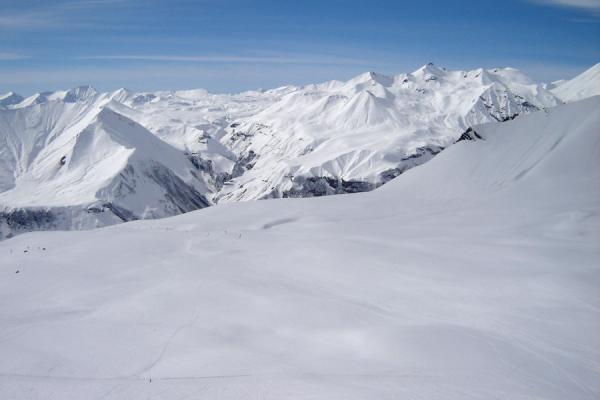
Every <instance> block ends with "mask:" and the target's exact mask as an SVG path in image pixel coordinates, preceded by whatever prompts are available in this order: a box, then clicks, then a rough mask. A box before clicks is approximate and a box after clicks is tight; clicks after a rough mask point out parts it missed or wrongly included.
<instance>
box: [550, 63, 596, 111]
mask: <svg viewBox="0 0 600 400" xmlns="http://www.w3.org/2000/svg"><path fill="white" fill-rule="evenodd" d="M552 93H554V94H555V95H556V96H557V97H558V98H560V99H561V100H563V101H564V102H567V103H568V102H571V101H577V100H582V99H585V98H588V97H591V96H596V95H600V63H598V64H596V65H594V66H593V67H591V68H590V69H588V70H586V71H585V72H583V73H581V74H580V75H578V76H576V77H575V78H573V79H571V80H568V81H559V82H556V83H555V84H554V88H553V89H552Z"/></svg>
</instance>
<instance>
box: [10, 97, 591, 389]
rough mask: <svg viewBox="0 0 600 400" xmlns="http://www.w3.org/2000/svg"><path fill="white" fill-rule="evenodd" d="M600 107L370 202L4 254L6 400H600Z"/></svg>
mask: <svg viewBox="0 0 600 400" xmlns="http://www.w3.org/2000/svg"><path fill="white" fill-rule="evenodd" d="M599 107H600V97H593V98H589V99H586V100H583V101H580V102H576V103H572V104H566V105H561V106H558V107H556V108H553V109H550V110H546V111H540V112H536V113H533V114H531V115H528V116H522V117H519V118H517V119H515V120H513V121H508V122H505V123H502V124H485V125H481V126H475V127H474V130H475V132H476V133H477V135H478V136H480V137H481V139H477V140H472V141H471V140H463V141H460V142H458V143H456V144H455V145H452V146H450V147H449V148H447V149H446V150H444V151H443V152H442V153H440V154H439V155H438V156H436V157H435V158H433V159H432V160H431V161H429V162H428V163H426V164H424V165H421V166H418V167H416V168H413V169H411V170H409V171H407V172H406V173H404V174H403V175H401V176H400V177H398V178H396V179H395V180H393V181H392V182H390V183H389V184H387V185H385V186H383V187H382V188H380V189H377V190H375V191H373V192H369V193H360V194H351V195H347V196H328V197H321V198H313V199H273V200H266V201H258V202H242V203H236V204H222V205H217V206H215V207H210V208H207V209H203V210H200V211H196V212H191V213H187V214H185V215H180V216H177V217H173V218H167V219H162V220H154V221H136V222H131V223H126V224H121V225H116V226H112V227H108V228H103V229H98V230H93V231H83V232H35V233H29V234H24V235H20V236H17V237H15V238H13V239H10V240H6V241H3V242H0V275H1V276H2V279H0V354H2V357H0V397H1V398H6V399H10V398H19V399H45V400H47V399H71V398H77V399H82V398H85V399H128V400H132V399H148V398H153V399H184V398H191V399H216V398H218V399H254V398H257V399H258V398H260V399H278V400H280V399H398V398H405V399H422V398H425V399H445V400H447V399H465V398H471V399H490V398H505V399H542V398H543V399H597V398H598V397H600V352H599V349H600V336H599V335H598V332H600V291H599V290H598V288H599V287H600V286H599V285H600V201H599V200H600V168H599V165H598V163H599V160H600V132H599V131H598V126H600V114H599V113H597V112H596V111H597V110H598V108H599ZM473 136H475V135H473ZM17 272H18V273H17Z"/></svg>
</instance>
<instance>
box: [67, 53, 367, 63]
mask: <svg viewBox="0 0 600 400" xmlns="http://www.w3.org/2000/svg"><path fill="white" fill-rule="evenodd" d="M77 59H79V60H113V61H118V60H121V61H157V62H190V63H232V64H330V65H369V62H368V61H366V60H360V59H352V58H343V57H331V56H320V55H300V56H295V55H280V56H229V55H216V56H181V55H134V54H115V55H97V56H81V57H77Z"/></svg>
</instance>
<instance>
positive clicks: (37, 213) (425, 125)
mask: <svg viewBox="0 0 600 400" xmlns="http://www.w3.org/2000/svg"><path fill="white" fill-rule="evenodd" d="M599 71H600V64H598V65H596V66H594V67H592V68H591V69H590V70H588V71H586V72H584V73H583V74H581V75H580V76H578V77H576V78H574V79H572V80H569V81H561V82H555V83H552V84H541V83H536V82H534V81H533V80H531V79H530V78H528V77H527V76H525V75H524V74H522V73H521V72H519V71H517V70H515V69H512V68H498V69H491V70H486V69H477V70H472V71H448V70H446V69H444V68H441V67H438V66H435V65H433V64H427V65H425V66H423V67H422V68H419V69H418V70H416V71H414V72H412V73H408V74H400V75H397V76H385V75H381V74H377V73H373V72H368V73H365V74H362V75H359V76H357V77H355V78H353V79H350V80H349V81H346V82H342V81H330V82H325V83H321V84H314V85H307V86H302V87H296V86H285V87H280V88H277V89H273V90H266V91H251V92H244V93H239V94H232V95H225V94H211V93H208V92H206V91H204V90H187V91H160V92H144V93H138V92H132V91H129V90H126V89H120V90H117V91H114V92H108V93H99V92H97V91H96V90H94V89H93V88H91V87H78V88H74V89H71V90H67V91H58V92H44V93H38V94H35V95H33V96H30V97H27V98H24V97H22V96H20V95H17V94H15V93H7V94H5V95H1V96H0V238H2V237H8V236H12V235H14V234H16V233H20V232H26V231H31V230H48V229H51V230H56V229H60V230H64V229H88V228H94V227H99V226H105V225H111V224H114V223H118V222H124V221H131V220H137V219H148V218H158V217H165V216H172V215H177V214H180V213H185V212H188V211H192V210H196V209H200V208H204V207H207V206H211V205H214V204H217V203H227V202H238V201H246V200H257V199H266V198H279V197H313V196H323V195H329V194H340V193H353V192H363V191H370V190H372V189H374V188H376V187H378V186H381V185H383V184H385V183H386V182H388V181H390V180H392V179H393V178H395V177H397V176H399V175H400V174H402V173H404V172H405V171H407V170H408V169H410V168H412V167H415V166H417V165H420V164H422V163H424V162H426V161H428V160H430V159H431V158H433V157H434V156H435V155H436V154H438V153H440V152H441V151H442V150H443V149H445V148H446V147H448V146H450V145H452V144H453V143H454V142H456V141H457V140H458V139H459V138H461V137H463V136H464V135H467V136H468V132H469V128H470V127H472V126H474V125H476V124H482V123H488V122H496V123H500V122H503V121H508V120H512V119H514V118H516V117H519V116H521V115H524V114H528V113H531V112H535V111H539V110H548V109H550V108H552V107H555V106H557V105H559V104H562V103H564V102H573V101H577V100H581V99H583V98H586V97H589V96H592V95H594V94H598V93H599V91H600V89H599V88H600V74H599Z"/></svg>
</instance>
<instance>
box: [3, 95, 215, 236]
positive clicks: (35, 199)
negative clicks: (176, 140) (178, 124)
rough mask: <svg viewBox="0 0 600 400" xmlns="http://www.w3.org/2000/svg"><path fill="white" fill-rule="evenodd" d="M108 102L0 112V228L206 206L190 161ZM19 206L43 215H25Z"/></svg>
mask: <svg viewBox="0 0 600 400" xmlns="http://www.w3.org/2000/svg"><path fill="white" fill-rule="evenodd" d="M81 94H82V92H78V91H73V92H66V93H65V98H71V96H72V95H73V96H79V95H81ZM83 95H84V96H85V94H84V93H83ZM93 96H94V97H95V96H96V95H95V94H94V95H93ZM63 100H64V99H63ZM111 106H112V103H110V102H108V103H107V101H106V100H103V101H101V102H92V103H87V102H81V101H76V100H75V101H73V102H70V101H54V100H52V101H48V102H46V103H43V104H39V105H35V106H33V107H35V110H31V108H30V107H28V108H19V109H14V110H3V111H0V124H1V127H0V128H1V129H0V132H2V136H1V137H0V140H2V141H3V146H1V147H0V149H1V151H2V154H1V156H2V160H3V164H2V166H1V169H0V177H1V178H2V179H1V180H0V184H1V185H2V187H3V189H4V191H3V192H2V193H0V206H1V207H2V211H1V212H0V228H2V229H1V233H2V234H3V235H7V234H10V233H14V232H18V231H20V230H28V229H69V228H91V227H96V226H102V225H105V224H110V223H114V222H118V221H124V220H132V219H139V218H156V217H164V216H169V215H174V214H178V213H181V212H186V211H191V210H195V209H198V208H202V207H206V206H208V205H209V202H208V200H207V199H206V198H205V196H206V195H207V194H208V193H209V188H208V186H207V185H206V183H205V181H204V177H203V176H202V174H201V173H200V172H199V171H194V170H195V168H194V166H193V164H192V163H191V162H190V160H188V159H187V158H186V157H185V155H184V154H183V153H182V152H180V151H178V150H177V149H175V148H173V147H171V146H169V145H168V144H166V143H165V142H163V141H161V140H159V139H158V138H156V137H155V136H154V135H153V134H152V133H150V132H149V131H148V130H146V129H145V128H144V127H142V126H141V125H139V124H137V123H135V122H134V121H132V120H130V119H128V118H126V117H124V116H123V115H121V114H118V113H117V112H115V111H113V110H112V109H111ZM23 210H30V211H32V212H33V215H37V214H36V212H37V213H41V215H43V216H44V218H43V220H42V221H38V220H37V218H33V220H31V221H28V220H26V217H27V213H25V214H24V211H23ZM65 213H66V214H67V215H66V216H65V215H62V214H65ZM47 217H48V218H50V219H53V220H56V221H47V219H48V218H47ZM24 218H25V220H24ZM44 225H48V226H44Z"/></svg>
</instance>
